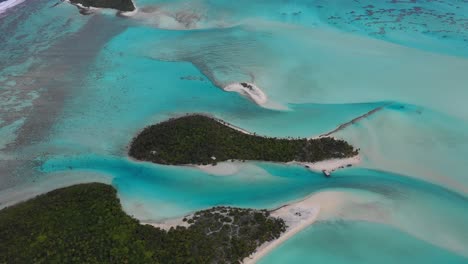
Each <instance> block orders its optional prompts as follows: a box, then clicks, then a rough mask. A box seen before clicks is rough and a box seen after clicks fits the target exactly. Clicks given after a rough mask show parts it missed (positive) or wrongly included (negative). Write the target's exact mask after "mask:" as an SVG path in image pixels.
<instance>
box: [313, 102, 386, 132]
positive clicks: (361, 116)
mask: <svg viewBox="0 0 468 264" xmlns="http://www.w3.org/2000/svg"><path fill="white" fill-rule="evenodd" d="M391 104H392V103H386V104H384V105H382V106H379V107H377V108H374V109H372V110H370V111H369V112H367V113H365V114H363V115H360V116H358V117H356V118H354V119H352V120H351V121H349V122H346V123H343V124H341V125H339V126H338V127H337V128H335V129H334V130H332V131H330V132H328V133H325V134H322V135H320V136H319V137H329V136H330V135H332V134H334V133H336V132H338V131H340V130H343V129H345V128H346V127H348V126H350V125H352V124H355V123H356V122H358V121H359V120H361V119H363V118H366V117H368V116H371V115H373V114H375V113H377V112H379V111H380V110H383V109H384V108H385V107H387V106H389V105H391Z"/></svg>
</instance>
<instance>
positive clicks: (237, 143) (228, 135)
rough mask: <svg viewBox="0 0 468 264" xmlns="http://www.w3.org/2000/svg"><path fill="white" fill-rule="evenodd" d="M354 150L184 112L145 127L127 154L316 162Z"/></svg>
mask: <svg viewBox="0 0 468 264" xmlns="http://www.w3.org/2000/svg"><path fill="white" fill-rule="evenodd" d="M357 154H358V151H357V150H355V149H354V148H353V146H351V145H349V144H348V143H347V142H346V141H343V140H337V139H334V138H330V137H324V138H317V139H306V138H273V137H261V136H257V135H249V134H246V133H242V132H240V131H238V130H236V129H233V128H231V127H229V126H228V125H226V124H222V121H220V120H216V119H214V118H210V117H207V116H204V115H186V116H183V117H180V118H175V119H169V120H168V121H165V122H162V123H159V124H156V125H152V126H149V127H147V128H145V129H144V130H143V131H142V132H141V133H140V134H139V135H138V136H137V137H135V138H134V140H133V142H132V143H131V146H130V151H129V155H130V156H131V157H134V158H136V159H139V160H145V161H151V162H155V163H161V164H172V165H180V164H204V165H206V164H216V163H217V162H220V161H226V160H230V159H235V160H260V161H276V162H289V161H302V162H317V161H322V160H326V159H333V158H345V157H352V156H355V155H357Z"/></svg>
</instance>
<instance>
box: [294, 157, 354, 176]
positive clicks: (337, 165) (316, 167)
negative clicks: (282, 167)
mask: <svg viewBox="0 0 468 264" xmlns="http://www.w3.org/2000/svg"><path fill="white" fill-rule="evenodd" d="M360 162H361V157H360V156H359V155H356V156H354V157H351V158H344V159H329V160H324V161H318V162H313V163H309V162H298V161H293V162H289V164H298V165H302V166H305V167H306V168H308V169H310V170H313V171H318V172H321V171H325V172H329V173H330V172H333V171H335V170H338V169H342V168H346V167H350V166H354V165H357V164H359V163H360Z"/></svg>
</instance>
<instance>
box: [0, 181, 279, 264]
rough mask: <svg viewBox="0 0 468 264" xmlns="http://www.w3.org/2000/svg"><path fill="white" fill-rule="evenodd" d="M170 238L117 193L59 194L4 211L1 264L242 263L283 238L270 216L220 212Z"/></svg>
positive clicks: (88, 187) (91, 187)
mask: <svg viewBox="0 0 468 264" xmlns="http://www.w3.org/2000/svg"><path fill="white" fill-rule="evenodd" d="M185 221H187V222H189V223H190V224H191V225H190V226H189V227H177V228H173V229H171V230H169V231H165V230H161V229H159V228H155V227H153V226H150V225H140V224H139V222H138V221H137V220H135V219H133V218H131V217H130V216H128V215H126V214H125V213H124V212H123V211H122V208H121V206H120V203H119V200H118V198H117V196H116V191H115V189H114V188H112V187H111V186H108V185H105V184H100V183H92V184H80V185H75V186H72V187H67V188H63V189H58V190H55V191H52V192H49V193H47V194H44V195H41V196H38V197H36V198H34V199H32V200H29V201H26V202H23V203H20V204H17V205H14V206H12V207H9V208H6V209H3V210H1V211H0V263H164V264H166V263H184V264H185V263H238V262H239V261H240V260H242V259H243V258H244V257H246V256H248V255H250V254H251V253H252V252H253V251H254V250H255V249H256V248H257V247H258V246H259V245H260V244H262V243H263V242H265V241H269V240H272V239H274V238H276V237H278V236H279V235H280V234H281V233H282V232H284V230H285V224H284V221H283V220H281V219H277V218H273V217H270V216H269V213H268V212H267V211H259V210H252V209H239V208H229V207H216V208H213V209H209V210H204V211H200V212H197V213H195V214H194V215H192V216H188V217H187V218H186V219H185Z"/></svg>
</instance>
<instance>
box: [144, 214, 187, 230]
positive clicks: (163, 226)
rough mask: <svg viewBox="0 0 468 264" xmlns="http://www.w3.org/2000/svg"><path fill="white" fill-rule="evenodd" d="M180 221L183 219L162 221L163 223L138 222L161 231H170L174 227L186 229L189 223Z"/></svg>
mask: <svg viewBox="0 0 468 264" xmlns="http://www.w3.org/2000/svg"><path fill="white" fill-rule="evenodd" d="M185 217H189V216H185ZM182 219H184V218H183V217H182V218H174V219H167V220H164V221H161V222H145V221H142V222H140V224H142V225H152V226H154V227H158V228H161V229H164V230H169V229H171V227H174V228H175V227H176V226H184V227H188V226H189V223H187V222H184V221H182Z"/></svg>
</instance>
